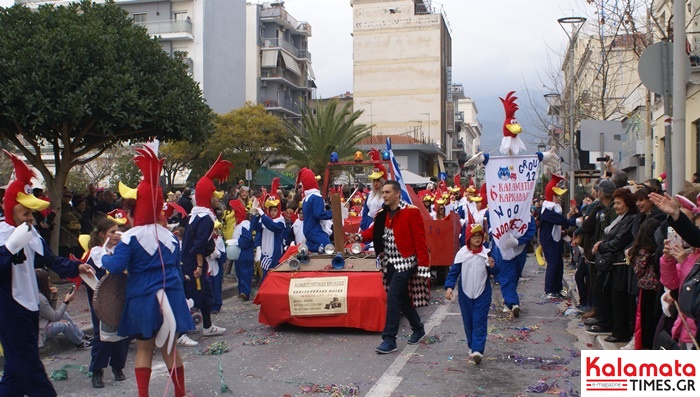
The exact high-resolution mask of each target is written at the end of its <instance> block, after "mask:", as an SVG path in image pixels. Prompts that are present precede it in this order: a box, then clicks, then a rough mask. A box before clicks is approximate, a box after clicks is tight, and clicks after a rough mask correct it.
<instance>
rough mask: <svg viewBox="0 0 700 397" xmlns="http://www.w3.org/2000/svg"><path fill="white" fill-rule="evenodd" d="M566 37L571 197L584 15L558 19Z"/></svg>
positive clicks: (574, 185) (571, 193)
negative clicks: (577, 52) (577, 57)
mask: <svg viewBox="0 0 700 397" xmlns="http://www.w3.org/2000/svg"><path fill="white" fill-rule="evenodd" d="M557 22H558V23H559V26H561V28H562V30H564V33H566V37H568V38H569V55H568V56H569V79H568V80H569V81H568V83H569V173H570V175H569V197H572V198H573V197H574V188H575V187H576V184H575V182H574V164H575V161H574V42H575V41H576V38H577V37H578V33H579V32H580V31H581V28H582V27H583V24H584V23H586V18H584V17H565V18H559V19H557ZM565 25H570V26H571V34H569V32H568V31H567V30H566V27H565Z"/></svg>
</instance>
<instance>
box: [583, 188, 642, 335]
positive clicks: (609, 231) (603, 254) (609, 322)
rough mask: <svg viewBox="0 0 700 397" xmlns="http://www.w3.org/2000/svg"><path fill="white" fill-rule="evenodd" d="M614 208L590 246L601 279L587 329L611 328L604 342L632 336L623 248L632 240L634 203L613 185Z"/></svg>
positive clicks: (631, 300)
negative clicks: (601, 233) (601, 236)
mask: <svg viewBox="0 0 700 397" xmlns="http://www.w3.org/2000/svg"><path fill="white" fill-rule="evenodd" d="M613 201H614V209H615V213H616V214H617V217H616V218H615V219H614V220H613V221H612V223H611V224H610V226H608V227H607V228H605V238H604V239H603V240H601V241H599V242H597V243H596V244H595V245H594V246H593V250H592V252H593V253H594V254H595V256H596V267H597V269H598V277H602V280H605V284H604V285H605V286H604V288H602V291H599V296H597V297H596V299H597V305H598V306H597V312H596V314H597V316H596V317H597V318H598V320H599V323H598V325H597V326H593V327H591V329H590V330H589V331H590V332H593V333H606V332H611V331H612V335H611V336H608V337H607V338H605V340H606V341H607V342H624V343H627V342H629V340H630V338H631V337H632V329H633V328H632V327H631V326H630V325H631V322H632V319H631V318H630V307H633V306H634V296H632V295H630V294H629V288H628V286H629V280H630V277H631V274H630V273H631V270H630V268H629V266H628V263H627V262H626V260H625V250H626V249H627V248H629V246H630V245H631V244H632V241H633V240H634V234H633V233H632V226H633V224H634V221H635V215H636V213H637V207H636V206H635V202H634V196H633V195H632V192H631V191H630V190H629V189H625V188H621V189H617V190H616V191H615V193H613Z"/></svg>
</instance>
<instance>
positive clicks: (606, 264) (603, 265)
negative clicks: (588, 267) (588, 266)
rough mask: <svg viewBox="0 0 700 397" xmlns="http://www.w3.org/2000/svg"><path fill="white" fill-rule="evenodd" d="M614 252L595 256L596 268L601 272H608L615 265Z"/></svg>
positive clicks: (600, 253)
mask: <svg viewBox="0 0 700 397" xmlns="http://www.w3.org/2000/svg"><path fill="white" fill-rule="evenodd" d="M614 254H615V253H614V252H598V253H596V254H595V267H596V269H598V271H599V272H607V271H608V270H610V268H611V267H612V265H613V262H614V258H613V256H614Z"/></svg>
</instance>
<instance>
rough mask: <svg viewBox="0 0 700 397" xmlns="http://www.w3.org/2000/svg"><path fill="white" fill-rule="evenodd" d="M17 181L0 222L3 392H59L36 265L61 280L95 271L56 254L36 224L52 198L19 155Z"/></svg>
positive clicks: (15, 160)
mask: <svg viewBox="0 0 700 397" xmlns="http://www.w3.org/2000/svg"><path fill="white" fill-rule="evenodd" d="M3 152H4V153H5V155H6V156H7V157H8V158H9V159H10V160H11V161H12V165H13V168H14V171H15V177H16V179H15V180H14V181H12V182H10V183H9V184H8V186H7V188H6V191H5V196H4V200H3V212H4V214H5V219H4V221H2V222H0V324H2V326H0V345H2V347H3V349H4V356H5V367H4V372H3V376H2V380H0V396H24V395H28V396H48V397H51V396H56V391H55V390H54V388H53V385H52V384H51V381H49V378H48V377H47V376H46V371H45V370H44V364H42V362H41V359H40V358H39V343H38V338H39V332H38V329H39V287H38V285H37V281H36V275H35V272H34V269H35V267H36V268H38V267H49V268H51V269H52V270H53V271H55V272H56V273H58V275H59V276H60V277H62V278H73V277H76V276H77V275H78V273H79V272H80V273H85V274H90V277H92V274H91V273H90V266H88V265H86V264H81V263H79V262H76V261H72V260H68V259H65V258H59V257H56V256H54V255H53V253H52V252H51V249H50V248H49V246H48V244H47V243H46V241H44V239H43V238H41V236H40V235H39V232H37V231H36V229H34V228H33V227H32V222H33V220H34V216H33V215H32V210H34V211H42V210H45V209H47V208H48V207H49V205H50V203H49V202H48V201H44V200H40V199H37V198H36V197H34V196H33V195H32V191H31V185H32V182H31V179H32V178H33V177H35V175H34V172H33V171H32V170H31V169H29V167H28V166H27V165H26V164H25V163H24V162H23V161H22V160H20V159H19V158H18V157H17V156H15V155H14V154H11V153H9V152H8V151H5V150H3Z"/></svg>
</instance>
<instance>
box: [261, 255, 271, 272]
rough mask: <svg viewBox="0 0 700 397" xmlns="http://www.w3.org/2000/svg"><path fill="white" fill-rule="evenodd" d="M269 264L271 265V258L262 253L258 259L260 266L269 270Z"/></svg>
mask: <svg viewBox="0 0 700 397" xmlns="http://www.w3.org/2000/svg"><path fill="white" fill-rule="evenodd" d="M271 265H272V258H270V257H269V256H267V255H263V257H262V258H261V259H260V267H262V268H263V269H265V270H270V266H271Z"/></svg>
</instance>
